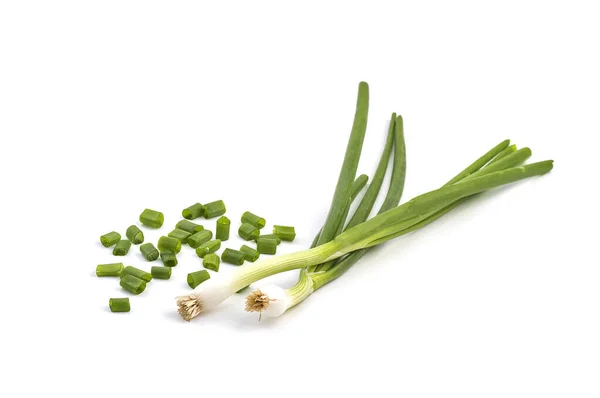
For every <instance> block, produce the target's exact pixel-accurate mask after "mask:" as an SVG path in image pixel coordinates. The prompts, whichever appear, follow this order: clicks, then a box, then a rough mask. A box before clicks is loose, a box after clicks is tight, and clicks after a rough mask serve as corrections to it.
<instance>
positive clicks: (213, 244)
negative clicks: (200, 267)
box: [196, 239, 221, 257]
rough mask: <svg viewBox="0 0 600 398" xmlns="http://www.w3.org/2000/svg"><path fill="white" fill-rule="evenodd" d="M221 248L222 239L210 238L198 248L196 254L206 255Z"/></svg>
mask: <svg viewBox="0 0 600 398" xmlns="http://www.w3.org/2000/svg"><path fill="white" fill-rule="evenodd" d="M220 248H221V241H220V240H219V239H215V240H209V241H208V242H204V243H203V244H201V245H200V246H198V247H197V248H196V254H197V255H198V257H204V256H206V255H207V254H210V253H214V252H216V251H217V250H219V249H220Z"/></svg>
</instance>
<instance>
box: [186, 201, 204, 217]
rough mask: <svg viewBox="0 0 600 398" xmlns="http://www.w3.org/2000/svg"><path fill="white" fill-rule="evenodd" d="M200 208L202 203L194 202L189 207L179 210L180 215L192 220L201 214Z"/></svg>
mask: <svg viewBox="0 0 600 398" xmlns="http://www.w3.org/2000/svg"><path fill="white" fill-rule="evenodd" d="M202 208H203V206H202V204H200V203H194V204H193V205H191V206H190V207H188V208H185V209H183V211H182V212H181V215H182V216H183V218H186V219H188V220H193V219H195V218H198V217H200V216H201V215H202V214H203V213H202Z"/></svg>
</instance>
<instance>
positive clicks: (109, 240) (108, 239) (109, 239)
mask: <svg viewBox="0 0 600 398" xmlns="http://www.w3.org/2000/svg"><path fill="white" fill-rule="evenodd" d="M120 240H121V234H120V233H118V232H115V231H112V232H109V233H107V234H104V235H102V236H101V237H100V243H102V246H104V247H111V246H112V245H114V244H115V243H117V242H118V241H120Z"/></svg>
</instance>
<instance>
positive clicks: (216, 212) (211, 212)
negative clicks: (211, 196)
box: [202, 200, 226, 219]
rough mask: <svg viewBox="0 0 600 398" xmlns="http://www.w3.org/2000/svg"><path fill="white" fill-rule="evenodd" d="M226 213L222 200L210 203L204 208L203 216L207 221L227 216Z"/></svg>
mask: <svg viewBox="0 0 600 398" xmlns="http://www.w3.org/2000/svg"><path fill="white" fill-rule="evenodd" d="M225 211H226V209H225V202H223V201H222V200H217V201H214V202H210V203H207V204H205V205H204V206H202V215H203V216H204V218H206V219H209V218H214V217H218V216H222V215H223V214H225Z"/></svg>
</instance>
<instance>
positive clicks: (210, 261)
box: [202, 253, 221, 272]
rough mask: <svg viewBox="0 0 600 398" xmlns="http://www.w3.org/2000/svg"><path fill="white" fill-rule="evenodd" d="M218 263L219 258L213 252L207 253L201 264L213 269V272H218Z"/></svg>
mask: <svg viewBox="0 0 600 398" xmlns="http://www.w3.org/2000/svg"><path fill="white" fill-rule="evenodd" d="M220 263H221V259H220V258H219V256H217V255H216V254H214V253H209V254H207V255H206V256H204V259H203V260H202V265H203V266H204V268H206V269H210V270H213V271H215V272H219V264H220Z"/></svg>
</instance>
